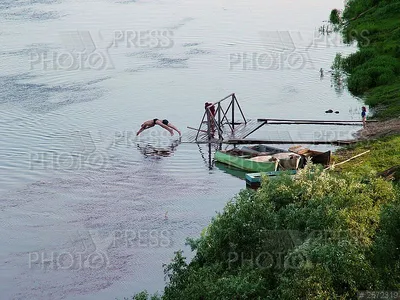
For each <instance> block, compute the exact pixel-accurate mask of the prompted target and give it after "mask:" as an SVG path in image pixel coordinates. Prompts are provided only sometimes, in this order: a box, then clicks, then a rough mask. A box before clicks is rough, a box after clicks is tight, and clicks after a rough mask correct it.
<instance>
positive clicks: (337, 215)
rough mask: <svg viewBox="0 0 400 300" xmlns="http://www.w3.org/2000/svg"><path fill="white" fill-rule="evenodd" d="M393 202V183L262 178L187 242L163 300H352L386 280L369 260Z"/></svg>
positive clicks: (308, 174)
mask: <svg viewBox="0 0 400 300" xmlns="http://www.w3.org/2000/svg"><path fill="white" fill-rule="evenodd" d="M396 196H397V194H396V191H395V190H394V188H393V186H392V184H391V183H388V182H386V181H384V180H383V179H379V178H376V177H375V176H373V175H372V174H371V175H363V176H358V175H352V174H342V175H339V174H335V173H333V172H327V171H323V170H321V169H320V168H317V167H316V166H313V165H308V166H307V167H306V168H305V169H304V170H302V171H300V173H299V174H298V175H297V176H296V179H293V178H291V177H289V176H282V177H280V178H277V179H274V180H270V179H269V178H263V182H262V187H261V188H260V189H259V190H258V191H257V192H253V191H247V190H246V191H242V192H241V193H239V194H238V195H237V197H236V198H235V199H233V200H232V201H230V202H229V203H228V204H227V205H226V207H225V208H224V210H223V212H222V213H220V214H218V215H217V216H216V217H215V218H214V219H213V220H212V222H211V225H210V226H209V227H208V228H207V230H206V231H205V232H204V233H203V234H202V236H201V237H200V238H199V239H197V240H189V241H188V243H189V244H190V245H191V247H192V249H193V250H194V251H196V255H195V257H194V259H193V260H192V261H191V262H190V263H189V264H186V262H185V259H184V257H183V256H182V253H181V252H178V253H177V254H176V257H175V259H174V261H173V262H172V263H171V264H170V265H168V266H167V267H166V269H165V271H166V273H167V274H168V276H169V283H168V284H167V286H166V288H165V294H164V296H163V299H234V298H237V297H240V299H300V298H301V299H305V298H306V299H326V298H355V297H356V293H357V290H368V289H373V288H375V287H376V286H379V282H380V281H382V280H383V278H385V277H384V276H385V275H384V273H382V272H380V271H379V270H378V267H377V266H376V264H375V259H376V258H375V256H374V255H371V253H373V251H375V250H373V249H375V248H376V249H377V250H376V251H375V252H377V253H378V252H379V249H383V248H382V247H383V246H382V247H378V246H376V245H375V240H376V235H377V232H378V230H379V229H380V228H383V227H385V228H388V230H391V229H390V228H392V227H393V226H397V223H393V224H392V223H390V224H392V225H390V226H392V227H390V226H389V225H385V224H386V223H384V224H383V225H382V224H381V222H380V217H381V207H384V206H385V205H391V204H392V203H393V202H394V200H395V198H396ZM382 216H383V217H382V219H385V216H386V215H384V214H383V215H382ZM396 216H397V214H396ZM393 220H394V219H393ZM396 238H397V233H395V235H394V236H393V237H390V241H389V242H387V239H384V238H382V239H380V241H381V240H382V241H381V242H380V245H386V244H387V243H389V244H390V245H392V244H393V240H394V239H396ZM399 240H400V239H399ZM391 243H392V244H391ZM392 246H393V247H392V248H393V249H396V247H397V244H393V245H392ZM390 259H392V263H393V259H395V260H396V259H397V261H398V260H399V258H398V257H397V256H393V255H392V256H390Z"/></svg>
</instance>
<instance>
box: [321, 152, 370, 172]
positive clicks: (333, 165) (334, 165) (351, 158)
mask: <svg viewBox="0 0 400 300" xmlns="http://www.w3.org/2000/svg"><path fill="white" fill-rule="evenodd" d="M369 152H371V150H367V151H365V152H363V153H360V154H357V155H355V156H353V157H350V158H349V159H346V160H345V161H342V162H340V163H337V164H332V165H331V166H329V167H327V168H325V170H327V169H330V168H333V167H336V166H340V165H343V164H344V163H347V162H349V161H350V160H353V159H355V158H357V157H360V156H362V155H364V154H367V153H369Z"/></svg>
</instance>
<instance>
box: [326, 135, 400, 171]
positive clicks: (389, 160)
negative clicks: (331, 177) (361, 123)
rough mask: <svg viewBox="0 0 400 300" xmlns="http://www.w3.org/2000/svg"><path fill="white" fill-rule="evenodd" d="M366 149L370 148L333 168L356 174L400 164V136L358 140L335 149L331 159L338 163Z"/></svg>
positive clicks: (383, 169)
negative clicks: (353, 143)
mask: <svg viewBox="0 0 400 300" xmlns="http://www.w3.org/2000/svg"><path fill="white" fill-rule="evenodd" d="M367 150H370V152H369V153H367V154H365V155H363V156H360V157H358V158H356V159H354V160H351V161H349V162H347V163H344V164H343V165H341V166H338V167H337V168H335V170H337V171H340V172H343V171H347V172H352V173H356V174H363V173H367V172H370V171H376V172H378V173H379V172H382V171H385V170H387V169H389V168H391V167H394V166H397V165H400V136H391V137H385V138H381V139H379V140H374V141H365V142H360V143H358V144H355V145H352V146H349V147H346V148H343V149H340V150H338V151H336V152H335V155H334V157H333V159H334V162H335V163H339V162H341V161H344V160H346V159H348V158H350V157H353V156H355V155H357V154H360V153H363V152H365V151H367Z"/></svg>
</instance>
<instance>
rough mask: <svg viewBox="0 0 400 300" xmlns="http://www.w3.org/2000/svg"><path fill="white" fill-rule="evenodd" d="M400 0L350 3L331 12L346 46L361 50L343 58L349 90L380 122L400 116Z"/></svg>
mask: <svg viewBox="0 0 400 300" xmlns="http://www.w3.org/2000/svg"><path fill="white" fill-rule="evenodd" d="M399 18H400V0H379V1H378V0H350V1H349V2H348V5H347V6H346V8H345V9H344V10H343V11H341V10H338V9H335V10H333V11H332V12H331V18H330V19H331V22H333V23H334V24H336V26H337V29H338V30H340V31H341V32H342V34H343V37H344V40H345V42H346V43H353V42H357V45H358V46H359V50H358V51H357V52H356V53H354V54H351V55H349V56H348V57H346V58H343V59H342V64H341V68H342V70H343V71H344V72H346V73H347V75H348V81H347V84H348V88H349V90H350V91H351V92H352V93H353V94H354V95H356V96H364V97H365V102H366V104H368V105H369V106H370V107H372V108H373V109H374V112H375V116H376V117H379V118H381V119H388V118H397V117H399V116H400V26H399Z"/></svg>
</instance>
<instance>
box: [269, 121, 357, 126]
mask: <svg viewBox="0 0 400 300" xmlns="http://www.w3.org/2000/svg"><path fill="white" fill-rule="evenodd" d="M358 123H359V124H358ZM358 123H354V122H353V123H341V122H286V121H283V122H279V121H268V122H266V124H268V125H308V124H313V125H338V126H362V121H360V122H358Z"/></svg>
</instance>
